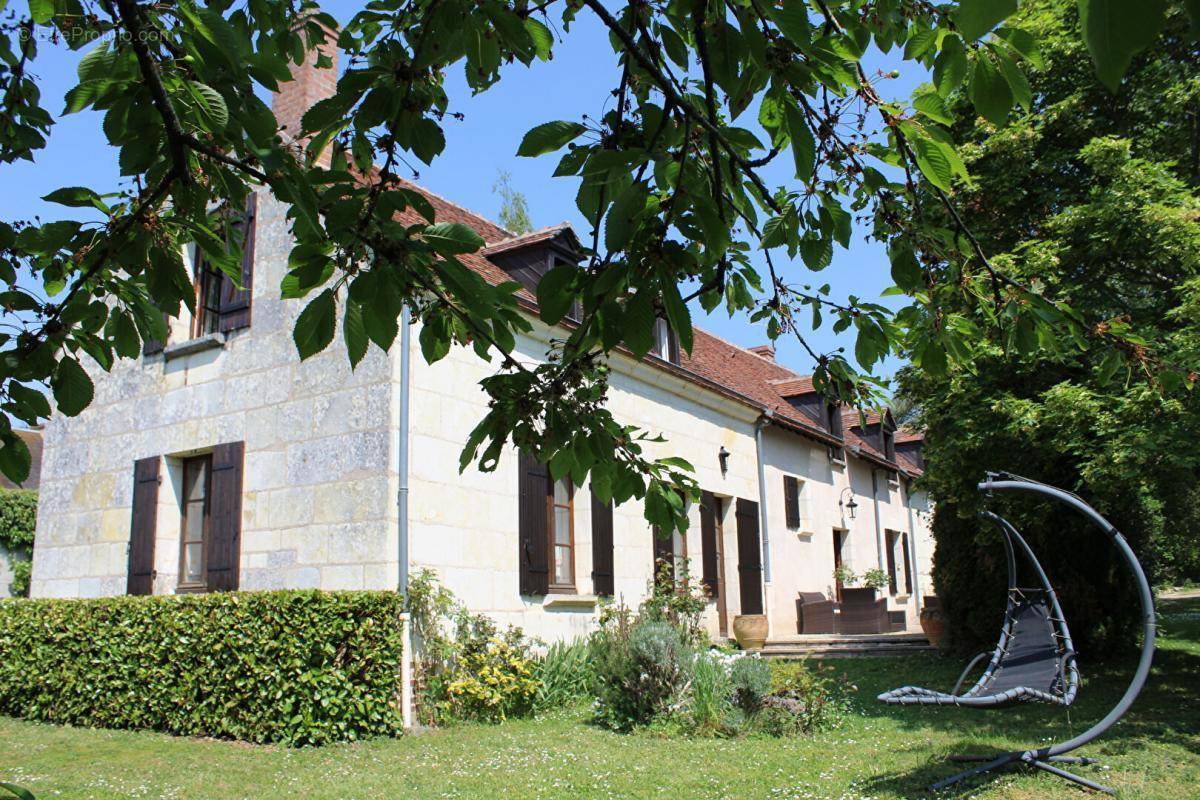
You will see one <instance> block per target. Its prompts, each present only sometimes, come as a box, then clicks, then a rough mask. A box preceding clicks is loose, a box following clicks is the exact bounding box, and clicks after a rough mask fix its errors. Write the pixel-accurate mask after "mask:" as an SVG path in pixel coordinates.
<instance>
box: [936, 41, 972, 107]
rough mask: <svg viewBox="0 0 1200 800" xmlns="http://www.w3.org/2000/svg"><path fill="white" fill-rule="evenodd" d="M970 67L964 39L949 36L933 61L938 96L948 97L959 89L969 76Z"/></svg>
mask: <svg viewBox="0 0 1200 800" xmlns="http://www.w3.org/2000/svg"><path fill="white" fill-rule="evenodd" d="M968 66H969V64H968V62H967V51H966V50H965V49H964V48H963V43H962V39H959V38H958V37H957V36H953V35H951V36H947V37H946V38H945V40H944V41H943V42H942V49H941V52H939V53H938V55H937V58H935V59H934V60H933V85H934V87H935V88H936V89H937V91H938V94H940V95H941V96H942V97H946V96H947V95H949V94H950V93H951V92H953V91H954V90H955V89H957V88H958V87H959V85H960V84H961V83H962V82H963V79H964V78H966V76H967V67H968Z"/></svg>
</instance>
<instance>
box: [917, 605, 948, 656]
mask: <svg viewBox="0 0 1200 800" xmlns="http://www.w3.org/2000/svg"><path fill="white" fill-rule="evenodd" d="M921 630H922V631H924V633H925V638H927V639H929V643H930V644H932V645H933V646H934V647H936V648H938V649H939V650H940V649H941V648H942V642H943V641H944V640H945V638H946V615H945V614H943V613H942V609H940V608H938V607H937V606H936V605H927V606H925V607H924V608H922V609H921Z"/></svg>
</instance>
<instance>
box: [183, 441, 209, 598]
mask: <svg viewBox="0 0 1200 800" xmlns="http://www.w3.org/2000/svg"><path fill="white" fill-rule="evenodd" d="M211 486H212V456H211V455H203V456H197V457H195V458H187V459H184V460H183V492H182V495H181V497H180V514H181V516H182V519H181V520H180V532H181V533H180V539H181V541H180V546H179V551H180V552H179V586H180V587H181V588H196V589H201V588H204V587H205V586H207V584H208V564H207V563H206V562H207V559H206V554H205V550H206V547H205V545H206V544H207V543H208V536H209V527H210V515H209V510H210V508H211V504H210V503H209V497H210V495H211V491H210V490H211Z"/></svg>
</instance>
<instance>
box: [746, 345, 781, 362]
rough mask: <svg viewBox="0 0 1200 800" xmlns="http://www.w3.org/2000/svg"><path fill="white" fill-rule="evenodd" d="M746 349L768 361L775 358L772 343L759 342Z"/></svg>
mask: <svg viewBox="0 0 1200 800" xmlns="http://www.w3.org/2000/svg"><path fill="white" fill-rule="evenodd" d="M746 349H747V350H749V351H750V352H751V353H754V355H756V356H761V357H762V358H765V359H767V360H768V361H774V360H775V345H773V344H760V345H759V346H758V347H747V348H746Z"/></svg>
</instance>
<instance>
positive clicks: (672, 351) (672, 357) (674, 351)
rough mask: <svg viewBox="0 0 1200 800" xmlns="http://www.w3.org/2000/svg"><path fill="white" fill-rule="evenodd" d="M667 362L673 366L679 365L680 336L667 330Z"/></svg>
mask: <svg viewBox="0 0 1200 800" xmlns="http://www.w3.org/2000/svg"><path fill="white" fill-rule="evenodd" d="M667 360H668V361H670V362H671V363H672V364H678V363H679V335H678V334H676V333H675V331H674V330H671V329H668V330H667Z"/></svg>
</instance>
